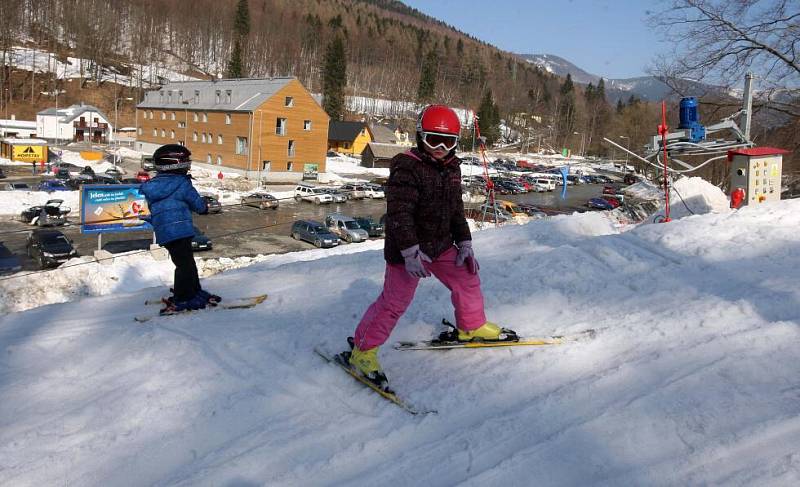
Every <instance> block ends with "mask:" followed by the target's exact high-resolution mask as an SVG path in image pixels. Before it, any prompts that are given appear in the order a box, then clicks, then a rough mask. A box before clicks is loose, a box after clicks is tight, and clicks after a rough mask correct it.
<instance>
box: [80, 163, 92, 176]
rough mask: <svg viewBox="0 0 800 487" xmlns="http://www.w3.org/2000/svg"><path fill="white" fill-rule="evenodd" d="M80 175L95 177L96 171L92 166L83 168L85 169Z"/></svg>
mask: <svg viewBox="0 0 800 487" xmlns="http://www.w3.org/2000/svg"><path fill="white" fill-rule="evenodd" d="M78 174H83V175H84V176H91V177H94V175H95V172H94V169H92V166H83V169H81V172H80V173H78Z"/></svg>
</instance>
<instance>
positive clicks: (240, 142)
mask: <svg viewBox="0 0 800 487" xmlns="http://www.w3.org/2000/svg"><path fill="white" fill-rule="evenodd" d="M236 153H237V154H242V155H247V137H236Z"/></svg>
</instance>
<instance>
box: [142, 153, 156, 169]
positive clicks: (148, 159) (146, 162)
mask: <svg viewBox="0 0 800 487" xmlns="http://www.w3.org/2000/svg"><path fill="white" fill-rule="evenodd" d="M142 169H143V170H145V171H155V170H156V165H155V163H154V162H153V156H142Z"/></svg>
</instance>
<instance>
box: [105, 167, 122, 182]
mask: <svg viewBox="0 0 800 487" xmlns="http://www.w3.org/2000/svg"><path fill="white" fill-rule="evenodd" d="M104 174H106V175H107V176H111V177H112V178H117V179H122V176H123V175H124V174H125V171H123V170H122V169H120V168H118V167H116V166H114V167H109V168H108V169H106V170H105V171H104Z"/></svg>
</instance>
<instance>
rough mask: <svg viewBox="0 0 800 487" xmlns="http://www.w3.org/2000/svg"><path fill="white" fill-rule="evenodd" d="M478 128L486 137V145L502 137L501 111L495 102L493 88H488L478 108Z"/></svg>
mask: <svg viewBox="0 0 800 487" xmlns="http://www.w3.org/2000/svg"><path fill="white" fill-rule="evenodd" d="M478 128H480V131H481V136H483V137H486V145H487V146H491V145H492V144H494V143H495V141H497V139H499V138H500V112H499V111H498V109H497V105H495V104H494V99H493V97H492V90H487V91H486V93H485V94H484V95H483V99H482V100H481V105H480V107H479V108H478Z"/></svg>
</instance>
